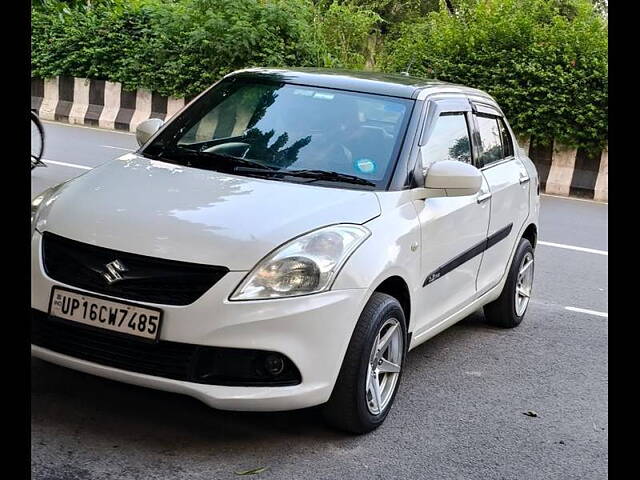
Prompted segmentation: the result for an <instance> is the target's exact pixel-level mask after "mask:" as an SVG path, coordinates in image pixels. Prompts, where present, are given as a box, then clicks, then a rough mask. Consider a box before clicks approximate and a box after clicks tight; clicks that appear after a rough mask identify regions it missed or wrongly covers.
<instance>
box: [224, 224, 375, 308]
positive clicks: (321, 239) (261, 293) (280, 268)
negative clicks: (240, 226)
mask: <svg viewBox="0 0 640 480" xmlns="http://www.w3.org/2000/svg"><path fill="white" fill-rule="evenodd" d="M369 235H371V232H370V231H369V230H368V229H366V228H365V227H362V226H360V225H351V224H345V225H332V226H330V227H324V228H321V229H319V230H314V231H313V232H309V233H307V234H305V235H303V236H301V237H298V238H294V239H293V240H291V241H290V242H288V243H285V244H284V245H283V246H281V247H279V248H278V249H276V250H275V251H274V252H272V253H271V254H269V256H267V257H266V258H265V259H263V260H262V261H261V262H260V263H258V265H256V267H255V268H254V269H253V270H252V271H251V272H250V273H249V275H247V277H246V278H245V279H244V280H243V281H242V283H241V284H240V285H238V288H236V290H235V291H234V292H233V294H232V295H231V297H230V298H229V300H258V299H266V298H280V297H294V296H298V295H308V294H310V293H318V292H323V291H325V290H328V289H329V288H330V287H331V285H332V284H333V280H334V279H335V277H336V275H337V274H338V272H339V271H340V269H341V268H342V266H343V265H344V263H345V262H346V261H347V259H348V258H349V256H350V255H351V254H352V253H353V252H354V250H355V249H356V248H358V246H359V245H360V244H361V243H362V242H364V241H365V240H366V239H367V238H368V237H369Z"/></svg>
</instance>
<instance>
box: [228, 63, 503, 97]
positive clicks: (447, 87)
mask: <svg viewBox="0 0 640 480" xmlns="http://www.w3.org/2000/svg"><path fill="white" fill-rule="evenodd" d="M231 77H239V78H262V79H267V80H272V81H280V82H285V83H291V84H296V85H308V86H314V87H325V88H335V89H338V90H351V91H356V92H363V93H373V94H377V95H389V96H393V97H401V98H418V96H420V97H421V98H424V97H425V96H426V95H428V94H431V93H459V94H460V93H462V94H467V95H474V96H479V97H484V98H486V99H489V100H492V101H493V102H495V101H494V100H493V98H492V97H491V96H490V95H488V94H487V93H485V92H483V91H482V90H478V89H475V88H471V87H466V86H464V85H458V84H455V83H449V82H444V81H442V80H434V79H424V78H419V77H412V76H408V75H401V74H397V73H381V72H365V71H358V70H342V69H328V68H295V69H283V68H247V69H243V70H237V71H235V72H232V73H230V74H229V75H227V76H226V77H225V78H231Z"/></svg>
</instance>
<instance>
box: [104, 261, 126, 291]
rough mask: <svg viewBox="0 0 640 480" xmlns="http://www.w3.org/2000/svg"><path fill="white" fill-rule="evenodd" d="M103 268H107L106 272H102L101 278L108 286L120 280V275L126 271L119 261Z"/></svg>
mask: <svg viewBox="0 0 640 480" xmlns="http://www.w3.org/2000/svg"><path fill="white" fill-rule="evenodd" d="M105 267H107V271H106V272H104V273H103V274H102V276H103V277H104V279H105V280H106V281H107V282H109V285H111V284H112V283H116V282H118V281H120V280H122V275H120V273H121V272H126V271H127V267H125V266H124V264H123V263H122V262H121V261H120V260H114V261H113V262H109V263H107V264H106V265H105Z"/></svg>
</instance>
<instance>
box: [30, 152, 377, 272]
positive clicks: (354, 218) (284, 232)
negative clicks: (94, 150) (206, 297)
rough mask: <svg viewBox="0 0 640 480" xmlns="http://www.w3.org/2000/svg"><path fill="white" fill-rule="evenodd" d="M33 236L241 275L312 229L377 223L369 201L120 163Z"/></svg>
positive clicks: (101, 172) (339, 192) (62, 195)
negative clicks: (45, 233)
mask: <svg viewBox="0 0 640 480" xmlns="http://www.w3.org/2000/svg"><path fill="white" fill-rule="evenodd" d="M46 208H47V210H46V211H43V212H42V215H41V217H40V218H41V219H42V220H41V221H40V222H39V224H38V230H40V231H45V230H47V231H51V232H53V233H56V234H58V235H62V236H65V237H68V238H71V239H73V240H78V241H81V242H85V243H90V244H93V245H98V246H103V247H108V248H112V249H115V250H122V251H127V252H132V253H138V254H141V255H149V256H155V257H162V258H168V259H174V260H181V261H186V262H196V263H205V264H211V265H222V266H226V267H228V268H230V269H231V270H248V269H251V268H253V266H254V265H255V264H256V263H257V262H258V261H259V260H260V259H261V258H262V257H264V256H265V255H266V254H267V253H269V252H270V251H271V250H273V249H274V248H275V247H277V246H278V245H280V244H282V243H284V242H286V241H287V240H289V239H291V238H293V237H296V236H298V235H300V234H303V233H305V232H308V231H310V230H313V229H315V228H318V227H322V226H325V225H331V224H335V223H343V222H344V223H364V222H366V221H368V220H370V219H371V218H374V217H376V216H377V215H379V214H380V206H379V203H378V200H377V197H376V195H375V193H373V192H370V191H358V190H348V189H341V188H340V189H339V188H326V187H318V186H311V185H302V184H297V183H287V182H281V181H274V180H266V179H258V178H249V177H241V176H237V175H229V174H225V173H220V172H214V171H207V170H198V169H193V168H188V167H183V166H177V165H172V164H169V163H165V162H160V161H156V160H149V159H146V158H143V157H140V156H138V155H133V154H129V155H125V156H123V157H120V159H118V160H114V161H112V162H108V163H107V164H104V165H102V166H101V167H98V168H96V169H94V170H92V171H90V172H87V173H86V174H84V175H82V176H81V177H79V178H77V179H76V180H73V181H71V182H69V183H67V184H66V185H65V186H64V187H63V188H61V190H60V191H59V192H58V194H57V195H56V199H55V201H54V202H52V203H51V205H50V206H48V207H46Z"/></svg>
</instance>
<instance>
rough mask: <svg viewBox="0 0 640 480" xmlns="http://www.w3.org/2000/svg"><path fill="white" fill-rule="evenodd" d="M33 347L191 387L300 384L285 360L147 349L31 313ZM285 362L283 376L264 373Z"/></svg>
mask: <svg viewBox="0 0 640 480" xmlns="http://www.w3.org/2000/svg"><path fill="white" fill-rule="evenodd" d="M31 343H32V344H33V345H37V346H39V347H42V348H46V349H48V350H52V351H54V352H57V353H61V354H63V355H69V356H70V357H75V358H79V359H81V360H86V361H88V362H93V363H98V364H100V365H105V366H107V367H114V368H119V369H122V370H127V371H130V372H137V373H143V374H146V375H153V376H155V377H164V378H170V379H173V380H182V381H186V382H194V383H203V384H208V385H227V386H286V385H297V384H299V383H300V382H301V376H300V371H299V370H298V368H297V367H296V366H295V365H294V364H293V362H292V361H291V360H290V359H289V358H287V357H286V356H284V355H281V354H279V353H276V352H269V351H265V350H250V349H243V348H223V347H207V346H202V345H193V344H190V343H178V342H168V341H164V340H161V341H159V342H157V343H148V342H145V341H140V340H138V339H136V338H131V337H128V336H126V335H123V334H119V333H114V332H110V331H107V330H103V329H100V328H96V327H91V326H85V325H81V324H75V323H73V322H69V321H66V320H62V319H57V318H52V317H50V316H48V315H47V314H46V313H44V312H41V311H39V310H35V309H32V310H31ZM273 355H276V356H278V357H279V358H281V359H282V362H283V368H282V371H281V372H279V373H278V374H275V375H274V374H270V373H269V372H268V371H266V370H265V362H266V359H267V357H270V356H273Z"/></svg>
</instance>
